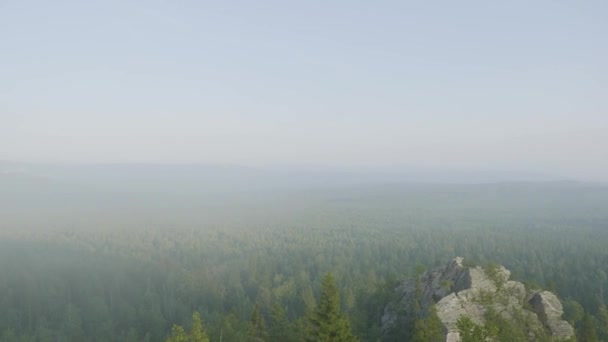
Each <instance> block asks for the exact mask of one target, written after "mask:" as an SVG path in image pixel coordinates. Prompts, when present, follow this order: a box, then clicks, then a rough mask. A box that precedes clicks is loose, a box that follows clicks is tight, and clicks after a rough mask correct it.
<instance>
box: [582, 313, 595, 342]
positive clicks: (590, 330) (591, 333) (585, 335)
mask: <svg viewBox="0 0 608 342" xmlns="http://www.w3.org/2000/svg"><path fill="white" fill-rule="evenodd" d="M596 324H597V322H596V319H595V318H594V317H593V316H591V315H590V314H585V317H584V318H583V326H582V328H581V330H580V332H579V336H578V341H579V342H599V338H598V337H597V327H596Z"/></svg>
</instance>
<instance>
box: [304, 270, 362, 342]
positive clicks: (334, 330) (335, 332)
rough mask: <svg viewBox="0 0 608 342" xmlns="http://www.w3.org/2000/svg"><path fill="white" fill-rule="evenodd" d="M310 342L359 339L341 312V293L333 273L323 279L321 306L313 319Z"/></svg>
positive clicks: (317, 308) (349, 341)
mask: <svg viewBox="0 0 608 342" xmlns="http://www.w3.org/2000/svg"><path fill="white" fill-rule="evenodd" d="M310 323H311V326H312V331H311V336H310V341H317V342H353V341H356V340H357V339H356V338H355V336H354V335H353V334H352V331H351V326H350V322H349V320H348V318H347V317H346V316H344V315H343V314H342V312H341V310H340V292H339V290H338V287H337V286H336V283H335V280H334V278H333V276H332V275H331V273H327V274H326V275H325V277H324V278H323V282H322V292H321V298H320V300H319V304H318V305H317V307H316V309H315V311H314V313H313V315H312V318H311V322H310Z"/></svg>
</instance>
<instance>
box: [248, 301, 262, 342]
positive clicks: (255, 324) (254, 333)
mask: <svg viewBox="0 0 608 342" xmlns="http://www.w3.org/2000/svg"><path fill="white" fill-rule="evenodd" d="M249 324H250V326H249V340H250V341H252V342H263V341H266V323H265V322H264V316H262V313H261V312H260V306H259V305H257V304H256V305H255V307H254V308H253V312H252V313H251V321H250V323H249Z"/></svg>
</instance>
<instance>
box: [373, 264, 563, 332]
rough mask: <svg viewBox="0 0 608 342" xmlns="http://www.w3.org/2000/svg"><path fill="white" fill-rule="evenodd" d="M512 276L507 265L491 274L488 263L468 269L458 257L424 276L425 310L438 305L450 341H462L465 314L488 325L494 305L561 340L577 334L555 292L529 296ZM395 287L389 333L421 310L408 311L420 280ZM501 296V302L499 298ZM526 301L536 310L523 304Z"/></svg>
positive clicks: (385, 321)
mask: <svg viewBox="0 0 608 342" xmlns="http://www.w3.org/2000/svg"><path fill="white" fill-rule="evenodd" d="M510 275H511V272H510V271H509V270H507V269H506V268H504V267H502V266H499V267H496V268H493V269H492V270H491V272H490V271H488V270H484V269H483V268H482V267H474V268H470V267H465V266H463V265H462V258H455V259H454V260H452V261H451V262H449V263H448V264H447V265H445V266H444V267H439V268H436V269H434V270H431V271H428V272H425V273H424V274H422V276H421V277H420V283H419V286H420V288H419V291H420V310H422V311H424V312H426V310H427V309H428V307H429V306H430V305H433V304H434V303H436V304H435V305H436V309H437V316H438V317H439V319H440V320H441V322H442V324H443V326H444V332H445V338H446V339H445V340H446V341H449V342H457V341H460V335H459V333H458V328H457V327H456V322H457V321H458V319H459V318H461V317H462V316H466V317H469V318H470V319H471V320H472V321H473V322H475V323H477V324H480V325H482V324H484V314H485V312H486V310H487V309H488V308H489V307H491V308H492V309H493V310H495V311H496V312H500V313H501V315H502V316H503V317H504V318H507V319H509V318H510V312H513V310H514V309H515V310H519V312H523V313H524V315H525V317H526V321H527V322H528V323H529V324H530V325H531V326H537V327H539V328H540V329H543V327H544V329H546V331H547V332H548V333H549V335H551V336H553V337H554V339H555V340H558V339H566V338H569V337H571V336H573V335H574V329H573V328H572V326H570V324H568V323H567V322H566V321H564V320H562V319H561V315H562V314H563V309H562V305H561V303H560V301H559V300H558V299H557V297H556V296H555V295H554V294H553V293H551V292H548V291H542V292H538V293H533V294H531V295H530V296H528V297H527V295H526V289H525V287H524V285H523V284H522V283H520V282H516V281H511V280H509V277H510ZM395 291H396V292H397V294H398V295H399V296H400V300H399V302H397V303H391V304H389V305H387V307H386V308H385V311H384V315H383V317H382V331H383V333H384V334H386V332H388V331H389V330H390V329H391V328H392V327H394V326H395V325H396V324H403V322H407V321H411V320H413V319H414V317H415V316H416V313H412V312H408V309H409V311H411V308H412V303H414V301H415V298H416V281H404V282H403V283H402V284H401V285H400V286H399V287H397V289H396V290H395ZM484 296H485V298H486V299H487V300H486V301H485V302H484V300H480V298H483V297H484ZM498 297H500V300H494V299H496V298H498ZM526 301H528V303H529V304H530V305H531V307H532V308H533V310H534V311H529V310H525V309H524V308H523V306H524V303H525V302H526ZM489 302H491V304H489ZM531 339H532V340H533V337H531Z"/></svg>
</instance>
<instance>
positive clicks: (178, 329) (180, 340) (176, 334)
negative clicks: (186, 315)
mask: <svg viewBox="0 0 608 342" xmlns="http://www.w3.org/2000/svg"><path fill="white" fill-rule="evenodd" d="M166 342H190V336H188V334H186V331H185V330H184V327H182V326H179V325H174V326H173V328H172V329H171V335H170V336H169V337H168V338H167V341H166Z"/></svg>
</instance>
